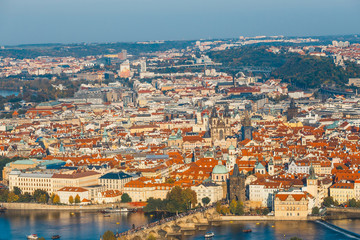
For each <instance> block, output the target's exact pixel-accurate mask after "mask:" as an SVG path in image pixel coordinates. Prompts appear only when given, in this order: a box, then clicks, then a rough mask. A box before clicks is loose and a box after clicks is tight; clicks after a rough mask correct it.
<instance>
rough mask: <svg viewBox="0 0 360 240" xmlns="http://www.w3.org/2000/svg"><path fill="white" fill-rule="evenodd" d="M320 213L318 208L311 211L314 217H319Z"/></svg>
mask: <svg viewBox="0 0 360 240" xmlns="http://www.w3.org/2000/svg"><path fill="white" fill-rule="evenodd" d="M319 212H320V209H319V208H318V207H313V208H312V210H311V214H312V215H318V214H319Z"/></svg>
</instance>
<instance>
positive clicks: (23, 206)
mask: <svg viewBox="0 0 360 240" xmlns="http://www.w3.org/2000/svg"><path fill="white" fill-rule="evenodd" d="M0 205H2V206H4V207H6V208H7V209H9V210H69V211H84V210H86V211H97V210H101V209H105V208H138V207H139V206H136V205H132V204H131V203H109V204H94V205H50V204H41V203H0ZM140 207H142V206H140Z"/></svg>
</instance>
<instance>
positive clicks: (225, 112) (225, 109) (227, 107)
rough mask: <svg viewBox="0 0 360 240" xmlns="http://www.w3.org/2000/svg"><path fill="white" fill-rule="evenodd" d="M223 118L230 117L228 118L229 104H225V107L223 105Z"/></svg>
mask: <svg viewBox="0 0 360 240" xmlns="http://www.w3.org/2000/svg"><path fill="white" fill-rule="evenodd" d="M223 116H224V117H231V116H230V110H229V104H226V105H225V108H224V114H223Z"/></svg>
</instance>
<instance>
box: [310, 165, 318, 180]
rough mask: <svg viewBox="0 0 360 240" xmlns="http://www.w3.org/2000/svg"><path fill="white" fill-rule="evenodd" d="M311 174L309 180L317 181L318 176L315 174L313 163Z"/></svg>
mask: <svg viewBox="0 0 360 240" xmlns="http://www.w3.org/2000/svg"><path fill="white" fill-rule="evenodd" d="M309 174H310V176H309V179H314V180H315V179H317V177H316V174H315V169H314V167H313V165H312V163H311V164H310V168H309Z"/></svg>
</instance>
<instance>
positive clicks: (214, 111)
mask: <svg viewBox="0 0 360 240" xmlns="http://www.w3.org/2000/svg"><path fill="white" fill-rule="evenodd" d="M210 117H211V118H217V117H218V115H217V110H216V107H215V105H214V106H213V108H212V110H211V116H210Z"/></svg>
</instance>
